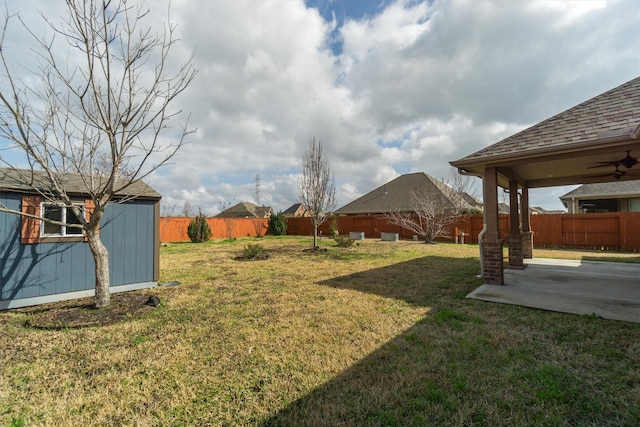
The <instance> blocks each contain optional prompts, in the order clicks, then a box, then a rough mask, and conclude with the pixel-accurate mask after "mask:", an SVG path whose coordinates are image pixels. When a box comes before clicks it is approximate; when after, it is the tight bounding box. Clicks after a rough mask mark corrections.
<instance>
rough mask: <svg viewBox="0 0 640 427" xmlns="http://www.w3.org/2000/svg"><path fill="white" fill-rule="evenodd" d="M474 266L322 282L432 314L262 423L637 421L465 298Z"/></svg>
mask: <svg viewBox="0 0 640 427" xmlns="http://www.w3.org/2000/svg"><path fill="white" fill-rule="evenodd" d="M478 269H479V265H478V260H477V259H458V258H445V257H425V258H420V259H416V260H411V261H407V262H402V263H398V264H394V265H390V266H388V267H383V268H376V269H372V270H368V271H363V272H359V273H354V274H350V275H347V276H342V277H337V278H334V279H330V280H327V281H325V282H322V284H323V285H326V286H331V287H334V288H339V289H353V290H356V291H360V292H367V293H371V294H375V295H379V296H383V297H386V298H395V299H401V300H403V301H405V302H407V303H409V304H412V305H414V306H418V307H428V308H429V310H428V311H427V312H426V315H425V317H424V318H422V319H421V320H419V321H418V322H417V323H415V324H414V325H413V326H411V327H409V328H408V329H406V330H405V331H403V332H402V333H401V334H399V335H397V336H396V337H394V338H393V339H391V340H390V341H388V342H386V343H385V344H384V345H382V346H381V347H379V348H378V349H377V350H375V351H374V352H372V353H370V354H368V355H367V356H366V357H364V358H363V359H361V360H359V361H358V362H357V363H355V364H354V365H352V366H350V367H349V368H348V369H346V370H344V371H342V372H341V373H340V374H338V375H337V376H335V377H333V378H332V379H330V380H329V381H328V382H326V383H324V384H322V385H320V386H318V387H316V388H315V389H313V390H311V391H310V392H309V393H308V394H306V395H304V396H302V397H300V398H299V399H297V400H295V401H293V402H291V403H290V404H288V405H287V406H286V407H284V408H283V409H281V410H280V411H279V412H277V413H276V414H274V415H273V416H271V417H270V418H268V419H266V420H264V421H263V422H262V424H261V425H262V426H263V427H266V426H335V425H346V426H426V425H455V426H462V425H579V424H584V425H590V424H594V425H597V424H606V423H607V422H608V421H609V420H608V417H620V416H621V417H622V418H620V419H624V420H625V422H624V423H626V422H629V423H631V424H633V422H634V421H635V420H636V418H635V416H634V415H633V413H629V412H627V413H625V412H624V411H622V413H617V412H616V411H617V409H616V408H617V407H623V406H624V404H627V402H618V403H614V404H607V403H603V402H602V399H601V398H600V395H601V390H600V389H599V386H598V385H597V384H596V385H594V384H593V383H591V382H589V380H588V379H586V378H584V376H583V375H581V374H580V373H577V374H574V373H571V372H567V371H566V370H565V369H564V368H562V367H559V366H557V365H556V362H554V361H553V360H547V359H546V358H544V357H540V354H543V353H544V351H546V350H545V349H546V345H545V344H540V345H538V343H536V342H533V343H532V342H531V340H530V339H529V334H530V333H538V332H537V330H536V329H535V324H534V325H532V326H531V330H529V329H527V328H528V327H527V326H524V328H525V329H527V331H526V332H525V333H524V334H522V333H521V332H519V333H517V334H512V333H511V332H510V329H511V327H510V326H509V325H502V326H497V325H499V324H500V323H497V324H496V323H495V319H493V320H489V319H490V318H489V317H487V313H488V312H487V311H486V310H487V309H486V308H478V304H477V303H476V302H474V301H470V300H466V299H464V295H466V294H467V293H468V292H469V291H470V290H472V289H474V288H475V287H476V286H477V285H478V284H479V281H478V280H477V279H476V274H477V273H478ZM483 307H487V306H483ZM488 310H489V312H491V310H494V308H488ZM505 310H506V311H509V310H512V309H511V308H506V309H505ZM576 320H578V321H591V320H590V319H584V320H583V319H581V318H576ZM534 323H535V322H534ZM617 382H618V381H617V380H616V383H617ZM601 385H602V384H600V386H601ZM629 389H631V387H629ZM620 405H622V406H620Z"/></svg>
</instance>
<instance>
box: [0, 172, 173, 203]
mask: <svg viewBox="0 0 640 427" xmlns="http://www.w3.org/2000/svg"><path fill="white" fill-rule="evenodd" d="M58 176H59V177H60V180H61V182H62V184H63V186H64V188H65V191H66V192H67V193H68V194H69V195H87V194H88V193H89V190H88V188H87V185H86V184H85V182H84V180H83V176H82V175H80V174H74V173H66V174H59V175H58ZM121 182H122V184H124V181H121ZM33 187H35V188H37V189H39V190H41V191H42V192H43V193H48V192H50V191H51V185H50V183H49V178H48V177H47V175H46V174H45V172H44V171H37V170H36V171H31V170H29V169H13V168H0V191H10V192H19V193H32V192H34V189H33ZM115 196H116V197H140V198H151V199H160V198H161V197H162V195H161V194H160V193H158V192H157V191H156V190H154V189H153V188H151V187H150V186H149V185H147V184H146V183H144V182H143V181H136V182H135V183H133V184H131V185H129V186H127V187H126V188H125V189H123V190H122V191H120V192H118V193H116V194H115Z"/></svg>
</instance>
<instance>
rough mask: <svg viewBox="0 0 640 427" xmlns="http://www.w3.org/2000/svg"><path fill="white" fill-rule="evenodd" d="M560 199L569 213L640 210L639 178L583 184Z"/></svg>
mask: <svg viewBox="0 0 640 427" xmlns="http://www.w3.org/2000/svg"><path fill="white" fill-rule="evenodd" d="M560 200H561V201H562V203H563V204H564V206H565V207H566V208H567V210H568V211H569V213H587V212H588V213H592V212H640V180H636V181H615V182H603V183H598V184H584V185H581V186H580V187H578V188H576V189H575V190H573V191H570V192H568V193H567V194H565V195H563V196H560Z"/></svg>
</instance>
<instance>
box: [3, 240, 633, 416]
mask: <svg viewBox="0 0 640 427" xmlns="http://www.w3.org/2000/svg"><path fill="white" fill-rule="evenodd" d="M321 243H322V247H323V248H326V251H325V250H321V251H318V252H310V251H304V249H305V248H307V247H309V246H310V245H311V241H310V240H309V239H304V238H294V237H287V238H265V239H240V240H237V241H215V242H209V243H207V244H200V245H198V244H191V243H185V244H172V245H169V246H167V247H163V248H162V250H161V264H162V265H161V276H162V277H161V281H162V282H168V281H174V280H177V281H180V282H181V284H180V285H179V286H176V287H158V288H157V289H155V290H153V293H154V294H156V295H157V296H159V297H160V299H161V300H162V305H161V306H160V307H159V308H157V309H155V310H150V311H149V312H147V313H141V316H139V317H135V316H132V317H130V318H125V319H124V320H122V321H119V322H116V323H113V324H110V325H105V326H93V327H91V326H90V327H84V328H76V329H62V330H56V329H52V330H42V329H36V328H33V327H31V326H29V325H30V320H33V319H34V317H35V316H38V315H42V312H43V311H42V309H40V310H15V311H9V312H2V313H0V336H2V337H3V339H2V342H1V343H0V364H1V366H2V368H1V369H2V371H1V372H2V375H0V425H13V426H19V425H60V426H63V425H64V426H69V425H82V426H85V425H140V426H147V425H171V426H174V425H243V426H244V425H264V426H267V425H292V426H304V425H327V426H337V425H367V426H369V425H373V426H375V425H389V426H391V425H414V426H423V425H459V426H462V425H487V426H495V425H509V426H512V425H634V424H640V365H639V363H638V360H640V344H639V342H640V341H639V340H638V338H639V337H640V325H635V324H628V323H624V322H615V321H608V320H604V319H600V318H596V317H593V316H575V315H568V314H560V313H549V312H543V311H539V310H533V309H527V308H522V307H515V306H506V305H498V304H491V303H485V302H480V301H474V300H467V299H465V298H464V296H465V295H466V294H467V293H468V292H470V291H471V290H473V289H474V288H475V287H476V286H478V285H479V284H480V282H479V281H478V280H477V279H476V275H477V274H478V272H479V261H478V257H477V251H478V248H477V246H462V245H448V244H438V245H424V244H421V243H417V242H380V241H377V240H367V241H364V242H362V243H361V244H360V245H358V246H353V247H351V248H338V247H335V246H334V243H333V241H331V240H323V241H322V242H321ZM248 244H259V245H261V246H262V247H263V248H264V249H265V251H266V252H267V253H268V254H269V258H268V259H262V260H257V261H241V260H238V259H237V257H238V255H240V254H241V253H242V251H243V248H245V247H246V245H248ZM548 253H549V252H547V251H545V252H544V253H541V254H543V255H546V254H548ZM550 254H551V255H555V256H558V254H561V253H559V252H551V253H550ZM551 255H549V256H551ZM564 256H568V257H576V256H577V257H595V256H601V257H604V258H607V257H608V259H611V256H612V255H611V254H597V253H590V252H589V253H579V252H573V251H572V252H569V253H568V255H564ZM615 257H617V258H625V260H626V261H629V262H638V261H640V259H639V258H640V257H638V255H637V254H635V255H634V254H628V255H620V254H615ZM139 293H140V294H143V293H142V292H139ZM147 293H148V291H147Z"/></svg>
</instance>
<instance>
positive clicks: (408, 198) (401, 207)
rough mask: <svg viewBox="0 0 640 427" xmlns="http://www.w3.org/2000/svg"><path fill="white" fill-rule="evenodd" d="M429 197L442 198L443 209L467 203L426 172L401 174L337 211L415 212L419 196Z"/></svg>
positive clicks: (369, 212)
mask: <svg viewBox="0 0 640 427" xmlns="http://www.w3.org/2000/svg"><path fill="white" fill-rule="evenodd" d="M416 193H417V194H425V193H426V194H428V195H429V196H430V197H431V195H432V194H433V197H435V198H437V199H438V203H440V204H441V205H442V206H441V207H442V208H443V209H447V208H451V207H454V206H460V205H463V206H464V207H467V208H470V206H467V203H466V202H465V201H464V199H462V197H461V196H460V195H458V194H457V193H456V192H455V191H454V190H453V188H451V187H449V186H448V185H447V184H445V183H443V182H441V181H438V180H437V179H435V178H433V177H431V176H429V175H427V174H426V173H424V172H418V173H410V174H406V175H401V176H399V177H397V178H396V179H394V180H392V181H390V182H388V183H386V184H384V185H382V186H380V187H378V188H376V189H374V190H372V191H370V192H369V193H367V194H365V195H364V196H362V197H359V198H357V199H356V200H354V201H352V202H351V203H348V204H346V205H344V206H343V207H341V208H340V209H338V210H336V211H335V214H337V215H359V214H377V213H385V212H390V211H401V212H408V211H412V210H414V208H413V206H414V204H413V200H414V199H415V194H416Z"/></svg>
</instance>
